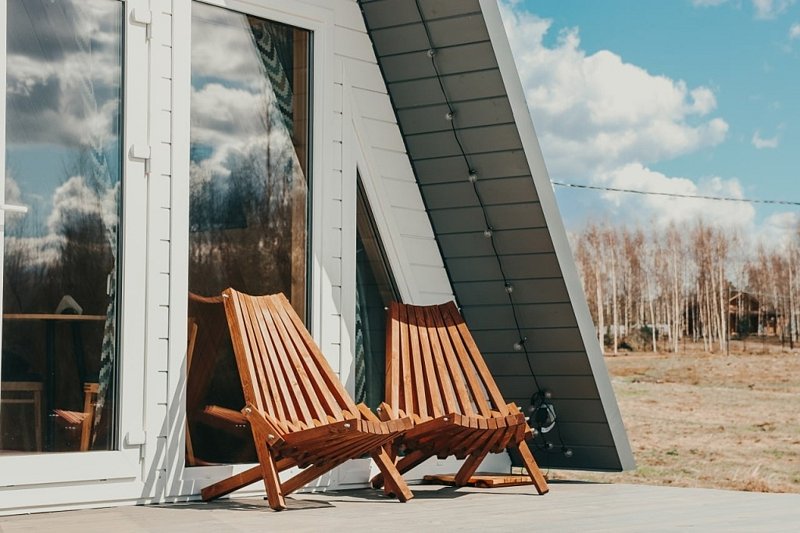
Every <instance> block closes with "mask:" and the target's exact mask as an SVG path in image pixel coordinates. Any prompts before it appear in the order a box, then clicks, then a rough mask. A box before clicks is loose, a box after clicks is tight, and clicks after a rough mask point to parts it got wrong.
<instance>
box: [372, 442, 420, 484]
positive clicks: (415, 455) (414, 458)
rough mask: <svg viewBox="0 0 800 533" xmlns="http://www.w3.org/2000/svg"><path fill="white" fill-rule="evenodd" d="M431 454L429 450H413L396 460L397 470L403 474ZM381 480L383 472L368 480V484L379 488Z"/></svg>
mask: <svg viewBox="0 0 800 533" xmlns="http://www.w3.org/2000/svg"><path fill="white" fill-rule="evenodd" d="M431 456H433V454H432V453H430V452H423V451H421V450H414V451H413V452H411V453H409V454H408V455H406V456H405V457H403V458H402V459H400V460H399V461H398V462H397V471H398V472H400V474H405V473H406V472H408V471H409V470H411V469H412V468H414V467H415V466H417V465H419V464H420V463H422V462H424V461H425V460H426V459H428V458H429V457H431ZM383 481H384V480H383V473H380V474H377V475H376V476H375V477H373V478H372V479H371V480H370V484H371V485H372V487H373V488H375V489H379V488H381V487H382V486H383Z"/></svg>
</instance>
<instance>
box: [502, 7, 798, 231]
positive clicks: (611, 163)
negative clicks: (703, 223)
mask: <svg viewBox="0 0 800 533" xmlns="http://www.w3.org/2000/svg"><path fill="white" fill-rule="evenodd" d="M504 19H505V22H506V26H507V29H508V30H509V34H510V39H511V43H512V48H513V49H514V51H515V58H516V60H517V63H518V66H519V68H520V74H521V78H522V81H523V85H524V87H525V90H526V94H527V97H528V103H529V107H530V108H531V113H532V115H533V118H534V124H535V125H536V128H537V132H538V134H539V138H540V142H541V144H542V149H543V151H544V155H545V160H546V162H547V164H548V169H549V170H550V174H551V178H553V179H559V180H562V181H570V182H575V183H586V184H593V185H604V186H614V187H625V188H636V189H645V190H653V191H656V190H663V191H668V192H680V193H689V194H692V193H694V194H714V195H722V196H734V197H747V198H767V199H772V198H775V199H789V200H797V201H800V150H798V147H800V2H798V1H796V0H670V1H633V0H603V1H602V2H598V1H588V0H559V1H557V2H555V1H549V0H507V1H506V2H505V5H504ZM556 193H557V197H558V200H559V204H560V205H561V207H562V211H563V212H564V216H565V220H566V223H567V226H568V228H570V229H576V228H578V227H580V225H581V224H582V223H583V222H584V221H585V220H586V219H588V218H594V219H598V218H600V219H602V218H608V219H615V220H620V221H636V220H638V221H640V222H644V223H648V222H649V221H651V220H653V221H655V222H657V223H661V222H667V221H670V220H675V221H679V222H680V221H684V220H691V219H695V218H697V217H698V216H703V217H705V218H707V219H709V221H711V222H714V223H718V224H722V225H727V224H730V225H739V226H742V227H744V228H745V229H746V232H747V233H750V234H753V235H761V236H764V237H766V238H771V239H775V238H777V237H778V234H779V233H781V232H783V233H785V232H786V231H785V230H782V229H781V228H785V227H786V226H791V225H792V224H795V223H796V222H797V221H800V216H798V212H800V208H795V209H792V208H787V207H782V208H775V207H761V206H749V205H746V204H729V203H719V202H717V203H708V202H702V201H697V200H689V201H686V200H670V199H663V198H652V197H651V198H648V199H646V200H645V201H642V199H641V197H639V198H636V197H633V198H631V197H630V196H629V195H619V194H599V193H597V192H586V191H576V190H565V189H560V188H557V189H556ZM622 196H624V197H622Z"/></svg>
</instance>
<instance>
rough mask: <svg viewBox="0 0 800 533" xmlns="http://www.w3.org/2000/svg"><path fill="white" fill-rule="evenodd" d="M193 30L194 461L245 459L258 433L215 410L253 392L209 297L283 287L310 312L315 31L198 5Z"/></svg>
mask: <svg viewBox="0 0 800 533" xmlns="http://www.w3.org/2000/svg"><path fill="white" fill-rule="evenodd" d="M192 35H193V36H194V37H195V38H193V39H192V102H191V104H192V111H191V153H190V157H191V176H190V215H189V224H190V226H189V232H190V233H189V243H190V247H189V291H190V295H189V299H190V306H189V327H190V331H189V334H190V346H189V348H190V349H189V357H190V358H191V367H190V371H189V379H188V391H187V412H188V416H189V433H188V441H189V443H188V444H189V448H188V449H187V452H188V453H187V464H190V465H191V464H204V463H206V462H243V461H249V460H254V459H255V452H254V450H253V447H252V438H251V436H250V434H249V430H245V431H241V425H240V424H235V423H232V422H230V420H228V419H225V417H220V416H215V413H217V414H219V410H218V408H220V407H221V408H226V409H230V410H233V411H236V412H238V411H239V410H240V409H241V408H242V407H243V406H244V405H243V404H244V400H243V397H242V391H241V384H240V381H239V374H238V372H237V370H236V365H235V360H234V357H233V353H232V350H231V347H230V339H229V338H228V337H227V327H226V325H225V323H224V313H223V312H222V310H221V305H220V304H219V303H214V301H213V300H208V299H205V298H204V297H215V296H218V295H219V294H220V293H221V292H222V291H223V290H224V289H226V288H227V287H234V288H235V289H237V290H240V291H244V292H247V293H250V294H269V293H276V292H283V293H285V294H286V296H287V297H288V298H289V300H290V301H291V302H292V304H293V305H294V307H295V309H296V310H297V312H298V314H299V315H300V316H305V314H306V279H307V275H306V272H307V261H306V254H307V247H308V239H307V224H308V215H307V207H308V206H307V197H308V179H307V176H308V173H307V170H308V152H309V150H308V122H309V117H308V109H309V104H308V95H309V83H310V79H309V53H310V47H311V34H310V33H309V32H308V31H305V30H301V29H297V28H293V27H290V26H286V25H284V24H278V23H275V22H271V21H268V20H263V19H259V18H256V17H252V16H248V15H243V14H241V13H237V12H235V11H230V10H227V9H223V8H219V7H214V6H209V5H205V4H201V3H194V4H192ZM197 36H201V37H199V38H198V37H197ZM208 406H215V407H214V408H211V409H208V408H207V407H208ZM215 409H217V410H216V411H215ZM228 414H229V415H230V414H231V413H230V412H228ZM233 415H234V416H235V413H233ZM228 418H230V417H228Z"/></svg>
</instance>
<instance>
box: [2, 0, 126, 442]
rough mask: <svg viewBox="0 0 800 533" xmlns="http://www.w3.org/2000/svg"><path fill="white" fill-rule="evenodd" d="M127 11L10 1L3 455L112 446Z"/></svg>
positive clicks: (97, 2) (106, 5) (80, 0)
mask: <svg viewBox="0 0 800 533" xmlns="http://www.w3.org/2000/svg"><path fill="white" fill-rule="evenodd" d="M123 13H124V4H123V3H122V2H119V1H114V0H58V1H51V0H8V2H7V18H6V20H7V25H6V47H7V48H6V54H5V57H6V70H5V105H4V106H3V107H4V115H5V116H4V119H5V120H4V123H5V124H4V126H5V127H4V130H5V143H4V145H3V146H4V154H3V156H4V159H5V161H4V165H3V168H4V180H3V191H2V197H0V198H2V199H3V204H4V207H5V208H4V213H3V215H2V216H4V220H3V219H0V222H3V221H4V228H3V232H2V248H0V250H2V251H3V253H2V261H3V274H2V275H3V283H2V293H1V294H2V342H1V343H0V346H1V347H2V356H1V362H0V454H2V455H10V454H13V455H19V454H39V453H52V452H87V451H96V450H111V449H115V447H116V434H115V431H114V428H115V427H116V424H115V413H116V405H115V398H116V391H115V385H116V361H117V352H118V346H117V345H118V336H117V317H118V309H119V304H120V298H119V291H118V279H119V274H120V266H119V265H120V250H119V248H120V247H119V242H120V224H119V221H120V218H121V200H122V186H121V183H122V179H121V175H122V172H121V163H122V153H123V148H122V42H123V34H122V28H123V21H124V15H123Z"/></svg>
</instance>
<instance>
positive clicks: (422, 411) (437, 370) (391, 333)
mask: <svg viewBox="0 0 800 533" xmlns="http://www.w3.org/2000/svg"><path fill="white" fill-rule="evenodd" d="M386 330H387V331H386V401H387V403H388V404H389V406H390V407H392V408H393V409H395V410H396V409H398V408H399V409H402V410H403V411H405V412H406V413H414V414H417V415H419V416H420V417H422V418H423V419H424V418H429V417H432V418H435V417H439V416H443V415H446V414H450V413H460V414H462V415H482V416H490V415H492V411H495V412H497V413H499V414H501V415H507V414H509V409H508V406H507V404H506V403H505V400H503V396H502V395H501V394H500V390H499V389H498V388H497V384H496V383H495V381H494V378H493V377H492V374H491V373H490V372H489V369H488V367H487V366H486V362H485V361H484V359H483V356H482V355H481V353H480V351H479V350H478V346H477V345H476V344H475V340H474V339H473V338H472V335H471V334H470V332H469V329H467V325H466V323H465V322H464V319H463V318H462V317H461V313H459V312H458V308H457V307H456V305H455V303H453V302H448V303H446V304H442V305H429V306H415V305H407V304H401V303H397V302H393V303H392V304H391V306H390V308H389V320H388V322H387V325H386Z"/></svg>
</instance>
